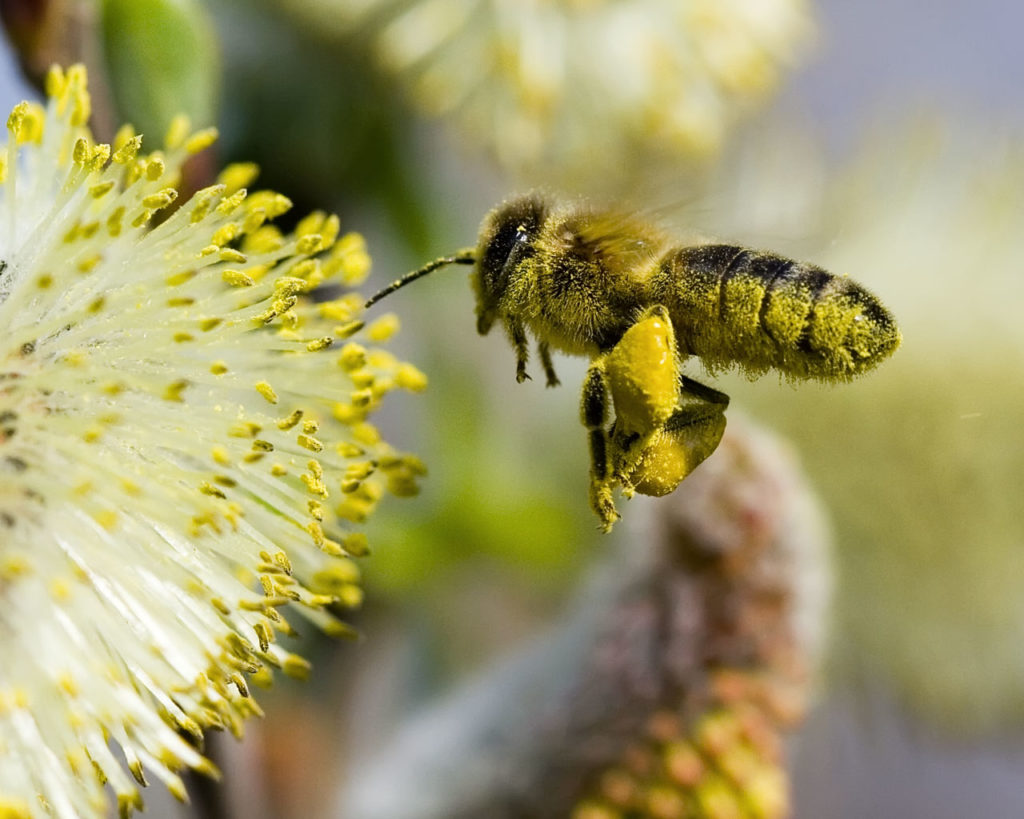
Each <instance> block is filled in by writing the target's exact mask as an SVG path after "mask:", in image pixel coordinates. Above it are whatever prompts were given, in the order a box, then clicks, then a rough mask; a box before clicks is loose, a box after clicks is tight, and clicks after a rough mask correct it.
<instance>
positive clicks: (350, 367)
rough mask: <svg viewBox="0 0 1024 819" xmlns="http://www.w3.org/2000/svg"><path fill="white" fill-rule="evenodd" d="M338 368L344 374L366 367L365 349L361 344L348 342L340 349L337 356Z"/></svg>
mask: <svg viewBox="0 0 1024 819" xmlns="http://www.w3.org/2000/svg"><path fill="white" fill-rule="evenodd" d="M338 366H339V367H341V368H342V369H343V370H345V371H346V372H352V371H354V370H358V369H361V368H363V367H365V366H366V348H365V347H363V346H362V345H361V344H356V343H355V342H349V343H348V344H346V345H345V346H344V347H342V348H341V354H340V355H339V356H338Z"/></svg>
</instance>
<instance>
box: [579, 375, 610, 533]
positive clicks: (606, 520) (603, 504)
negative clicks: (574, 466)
mask: <svg viewBox="0 0 1024 819" xmlns="http://www.w3.org/2000/svg"><path fill="white" fill-rule="evenodd" d="M580 418H581V420H582V421H583V426H585V427H586V428H587V433H588V442H589V445H590V490H589V495H590V508H591V509H593V510H594V514H596V515H597V517H598V518H599V519H600V521H601V529H602V530H603V531H605V532H610V531H611V528H612V526H614V525H615V521H617V520H618V519H619V513H618V512H617V511H615V503H614V501H613V500H612V488H613V486H614V480H613V478H612V474H611V468H610V463H609V453H608V431H607V423H608V384H607V382H606V381H605V374H604V364H603V362H602V361H601V360H598V361H596V362H594V363H593V364H591V365H590V369H588V370H587V377H586V379H584V381H583V396H582V399H581V401H580Z"/></svg>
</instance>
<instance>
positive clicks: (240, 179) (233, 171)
mask: <svg viewBox="0 0 1024 819" xmlns="http://www.w3.org/2000/svg"><path fill="white" fill-rule="evenodd" d="M259 172H260V169H259V166H258V165H256V163H254V162H234V163H232V164H231V165H228V166H227V167H226V168H224V170H222V171H221V172H220V174H219V175H218V176H217V181H218V182H220V183H222V184H223V185H225V186H226V187H227V191H228V193H229V194H231V193H234V192H235V191H237V190H238V189H239V188H247V187H249V186H250V185H251V184H252V183H253V182H255V181H256V177H257V176H259Z"/></svg>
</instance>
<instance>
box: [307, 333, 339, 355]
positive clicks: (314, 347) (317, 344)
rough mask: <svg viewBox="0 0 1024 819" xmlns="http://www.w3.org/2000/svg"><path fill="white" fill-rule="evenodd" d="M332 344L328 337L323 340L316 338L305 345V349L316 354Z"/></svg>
mask: <svg viewBox="0 0 1024 819" xmlns="http://www.w3.org/2000/svg"><path fill="white" fill-rule="evenodd" d="M333 343H334V339H333V338H331V337H330V336H327V337H325V338H317V339H314V340H313V341H310V342H309V343H308V344H306V349H307V350H308V351H309V352H311V353H318V352H320V351H321V350H326V349H327V348H328V347H330V346H331V345H332V344H333Z"/></svg>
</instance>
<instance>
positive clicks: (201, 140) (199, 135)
mask: <svg viewBox="0 0 1024 819" xmlns="http://www.w3.org/2000/svg"><path fill="white" fill-rule="evenodd" d="M217 137H218V132H217V129H216V128H204V129H203V130H201V131H196V132H195V133H194V134H192V136H190V137H189V138H188V139H186V140H185V152H186V153H187V154H190V155H191V154H197V153H199V152H200V151H203V150H206V149H207V148H209V147H210V146H211V145H212V144H213V143H214V142H216V141H217Z"/></svg>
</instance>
